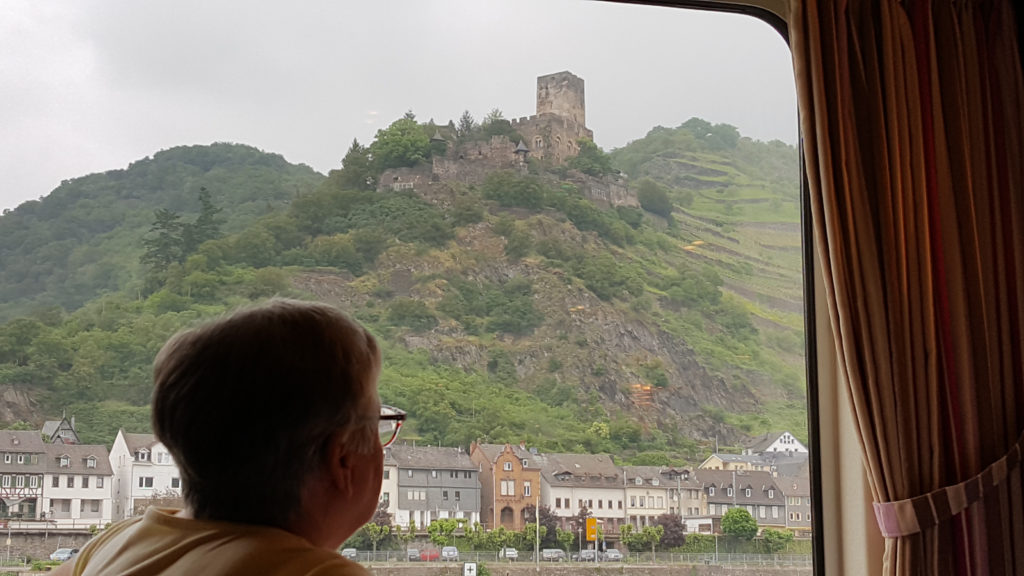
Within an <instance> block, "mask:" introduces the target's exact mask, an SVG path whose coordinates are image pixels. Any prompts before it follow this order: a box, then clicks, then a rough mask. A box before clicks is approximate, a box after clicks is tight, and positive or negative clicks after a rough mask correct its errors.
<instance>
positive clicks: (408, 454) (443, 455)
mask: <svg viewBox="0 0 1024 576" xmlns="http://www.w3.org/2000/svg"><path fill="white" fill-rule="evenodd" d="M388 451H389V452H390V453H391V457H392V458H393V459H394V461H395V464H396V465H397V466H398V467H399V468H418V469H425V470H476V469H477V467H476V464H473V461H472V460H471V459H470V458H469V454H468V453H466V451H465V450H463V449H462V448H448V447H438V446H410V445H408V444H395V445H392V446H391V447H390V448H388Z"/></svg>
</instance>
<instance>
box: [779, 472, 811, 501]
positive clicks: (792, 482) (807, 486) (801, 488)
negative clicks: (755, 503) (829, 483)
mask: <svg viewBox="0 0 1024 576" xmlns="http://www.w3.org/2000/svg"><path fill="white" fill-rule="evenodd" d="M777 480H778V486H779V490H782V493H783V494H785V495H786V496H800V497H809V496H810V495H811V480H810V479H809V478H803V477H799V476H786V477H784V478H777Z"/></svg>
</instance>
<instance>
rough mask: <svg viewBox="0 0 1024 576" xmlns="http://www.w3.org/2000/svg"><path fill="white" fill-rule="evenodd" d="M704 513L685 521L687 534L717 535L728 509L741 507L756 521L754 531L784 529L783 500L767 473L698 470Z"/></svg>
mask: <svg viewBox="0 0 1024 576" xmlns="http://www.w3.org/2000/svg"><path fill="white" fill-rule="evenodd" d="M697 478H698V479H699V480H700V482H701V484H702V485H703V488H702V490H703V492H704V496H705V497H706V499H707V511H706V513H704V514H703V515H701V516H700V517H696V518H686V519H684V524H685V525H686V527H687V530H688V531H695V532H708V531H709V530H708V528H707V526H708V525H710V526H711V530H710V531H712V532H721V520H722V516H724V515H725V513H726V512H728V511H729V510H730V509H731V508H737V507H738V508H744V509H746V511H747V512H749V513H750V515H751V516H753V517H754V520H756V521H757V526H758V530H761V529H763V528H776V529H781V528H785V527H786V501H785V498H784V496H783V494H782V491H781V490H780V489H779V488H778V484H777V480H776V479H775V478H773V477H772V475H771V474H770V473H769V472H750V471H746V470H698V471H697Z"/></svg>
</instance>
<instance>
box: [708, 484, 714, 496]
mask: <svg viewBox="0 0 1024 576" xmlns="http://www.w3.org/2000/svg"><path fill="white" fill-rule="evenodd" d="M714 495H715V487H714V486H708V496H714Z"/></svg>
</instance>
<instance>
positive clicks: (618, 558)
mask: <svg viewBox="0 0 1024 576" xmlns="http://www.w3.org/2000/svg"><path fill="white" fill-rule="evenodd" d="M604 560H605V562H622V552H619V551H618V550H616V549H615V548H609V549H607V550H605V552H604Z"/></svg>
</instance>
